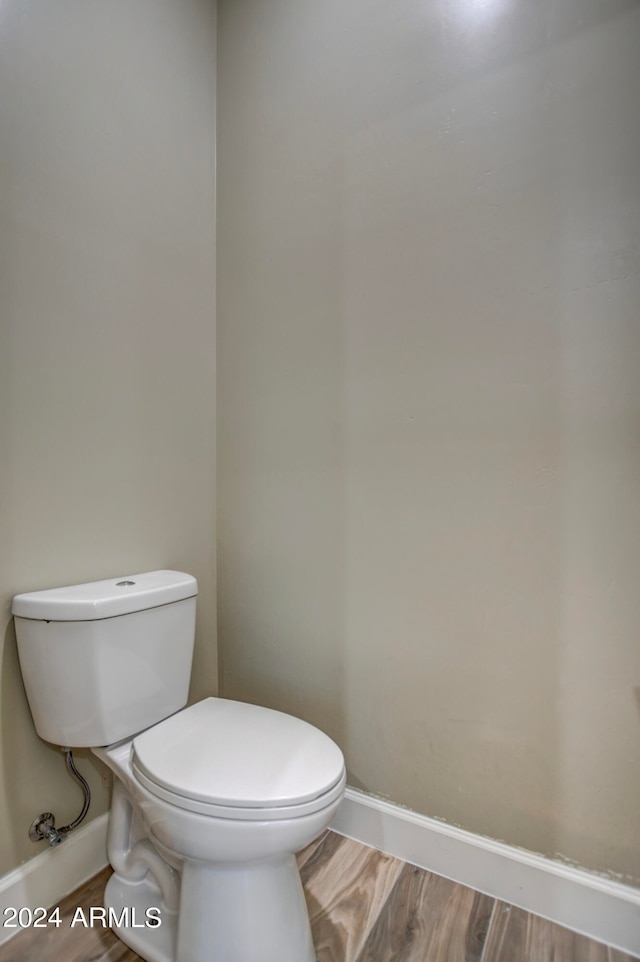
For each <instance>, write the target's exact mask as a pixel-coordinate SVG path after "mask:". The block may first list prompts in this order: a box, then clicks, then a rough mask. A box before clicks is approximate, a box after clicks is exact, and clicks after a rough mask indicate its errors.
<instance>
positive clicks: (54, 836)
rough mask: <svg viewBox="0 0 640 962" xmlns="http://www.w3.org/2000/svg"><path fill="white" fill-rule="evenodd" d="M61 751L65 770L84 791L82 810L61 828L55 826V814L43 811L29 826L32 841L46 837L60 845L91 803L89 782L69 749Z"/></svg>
mask: <svg viewBox="0 0 640 962" xmlns="http://www.w3.org/2000/svg"><path fill="white" fill-rule="evenodd" d="M62 751H63V752H64V753H65V761H66V763H67V771H68V772H69V774H70V775H71V777H72V778H75V780H76V781H77V782H78V784H79V785H80V787H81V788H82V791H83V792H84V804H83V806H82V811H81V812H80V814H79V815H78V816H77V817H76V818H74V820H73V821H72V822H69V824H68V825H63V826H62V827H61V828H56V819H55V815H52V814H51V812H43V813H42V814H41V815H38V817H37V818H36V819H34V820H33V822H32V823H31V827H30V828H29V838H30V839H31V841H32V842H40V841H42V839H43V838H46V839H47V840H48V842H49V845H60V843H61V842H64V840H65V838H66V837H67V835H68V834H69V833H70V832H72V831H73V830H74V828H77V827H78V825H79V824H80V822H81V821H82V820H83V818H84V817H85V815H86V814H87V812H88V811H89V805H90V804H91V789H90V788H89V783H88V782H87V780H86V778H83V776H82V775H81V774H80V772H79V771H78V769H77V768H76V765H75V762H74V760H73V752H72V751H71V749H70V748H63V749H62Z"/></svg>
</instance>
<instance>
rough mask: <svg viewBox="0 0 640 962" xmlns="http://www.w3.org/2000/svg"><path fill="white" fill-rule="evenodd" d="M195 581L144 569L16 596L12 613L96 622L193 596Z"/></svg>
mask: <svg viewBox="0 0 640 962" xmlns="http://www.w3.org/2000/svg"><path fill="white" fill-rule="evenodd" d="M197 593H198V583H197V581H196V579H195V578H194V577H193V576H192V575H188V574H184V572H182V571H147V572H145V573H143V574H138V575H123V576H122V577H120V578H108V579H107V580H106V581H93V582H90V583H89V584H83V585H70V586H69V587H67V588H50V589H48V590H46V591H30V592H27V593H26V594H21V595H16V596H15V597H14V599H13V604H12V606H11V612H12V614H14V615H17V616H18V617H19V618H32V619H36V620H38V621H98V620H99V619H101V618H114V617H116V616H117V615H128V614H130V613H131V612H133V611H143V610H144V609H146V608H158V607H159V606H160V605H168V604H171V603H172V602H174V601H182V600H184V599H185V598H193V597H195V595H197Z"/></svg>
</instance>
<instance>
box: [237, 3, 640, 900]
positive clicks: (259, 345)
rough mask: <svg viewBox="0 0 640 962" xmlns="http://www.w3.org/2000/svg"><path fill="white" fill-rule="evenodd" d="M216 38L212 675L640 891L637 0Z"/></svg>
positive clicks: (434, 806)
mask: <svg viewBox="0 0 640 962" xmlns="http://www.w3.org/2000/svg"><path fill="white" fill-rule="evenodd" d="M218 29H219V74H218V82H219V128H218V143H219V167H218V176H219V195H218V200H219V207H218V212H219V219H218V231H219V233H218V237H219V252H220V253H219V262H218V277H219V287H218V293H219V300H218V324H219V328H218V363H219V405H220V418H219V447H218V458H219V464H220V474H219V514H220V526H219V543H220V553H219V557H220V566H221V571H220V579H219V592H220V615H219V627H220V644H221V655H222V658H221V667H222V678H223V690H224V694H226V695H228V696H235V697H240V698H244V699H248V700H255V701H258V702H263V703H265V704H268V705H271V706H274V707H277V708H281V709H284V710H288V711H292V712H296V713H299V714H300V715H302V716H303V717H305V718H307V719H309V720H310V721H312V722H314V723H316V724H318V725H320V726H323V727H324V728H325V729H326V730H327V731H328V732H330V733H331V735H333V736H335V738H336V739H337V740H338V741H339V742H340V743H341V745H342V746H343V747H344V749H345V752H346V756H347V759H348V764H349V769H350V780H351V784H352V785H355V786H359V787H361V788H363V789H365V790H367V791H369V792H373V793H376V794H381V795H383V796H388V797H390V798H391V799H392V800H394V801H395V802H398V803H401V804H403V805H406V806H409V807H410V808H412V809H415V810H417V811H419V812H423V813H426V814H429V815H432V816H437V817H440V818H444V819H446V820H447V821H448V822H451V823H455V824H459V825H462V826H464V827H465V828H468V829H471V830H473V831H475V832H480V833H485V834H487V835H489V836H494V837H498V838H502V839H505V840H506V841H507V842H510V843H514V844H516V845H521V846H524V847H526V848H529V849H533V850H537V851H540V852H543V853H547V854H550V855H553V854H555V853H559V854H560V855H562V856H565V857H567V858H569V859H575V860H576V861H577V862H578V863H580V864H582V865H584V866H587V867H589V868H592V869H599V870H603V871H608V872H612V873H620V874H621V875H622V876H623V877H624V878H626V879H628V880H630V881H632V882H635V883H640V837H639V820H638V798H639V797H640V714H639V709H640V697H639V692H640V645H639V644H638V630H639V628H640V608H639V606H638V597H639V591H638V576H639V570H640V565H639V562H640V557H639V555H640V515H639V513H638V490H639V471H640V451H639V449H638V443H637V439H638V434H637V431H638V414H639V413H640V376H639V375H638V369H639V368H638V361H639V350H640V321H639V312H638V303H639V299H640V298H639V293H640V292H639V271H640V257H639V252H638V225H639V224H640V210H639V206H640V160H639V153H638V148H639V147H640V134H639V129H638V124H639V114H638V109H637V99H638V90H640V57H638V38H639V36H640V7H639V6H638V4H637V2H632V0H610V2H601V0H597V2H596V0H562V2H561V3H558V0H543V2H540V3H529V2H526V0H483V2H480V0H479V2H475V0H399V2H394V3H390V2H388V0H350V2H349V3H344V2H341V0H326V2H322V3H318V2H317V0H272V2H269V3H263V2H260V0H221V2H220V9H219V23H218Z"/></svg>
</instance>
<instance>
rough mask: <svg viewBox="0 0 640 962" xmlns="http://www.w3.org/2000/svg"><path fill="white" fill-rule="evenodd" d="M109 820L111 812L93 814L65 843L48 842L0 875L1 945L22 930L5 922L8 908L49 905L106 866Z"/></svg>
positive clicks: (55, 902) (47, 906)
mask: <svg viewBox="0 0 640 962" xmlns="http://www.w3.org/2000/svg"><path fill="white" fill-rule="evenodd" d="M108 821H109V814H108V813H105V814H104V815H100V816H98V818H94V819H93V821H91V822H89V824H88V825H85V826H83V827H82V828H79V829H77V830H76V831H75V832H73V834H71V835H69V837H68V838H67V839H66V840H65V841H64V842H63V843H62V845H58V846H56V847H55V848H51V847H49V846H47V847H46V848H45V849H44V850H43V851H41V852H40V854H39V855H36V856H35V857H34V858H32V859H29V861H28V862H25V863H24V864H23V865H19V866H18V868H15V869H13V871H12V872H8V873H7V874H6V875H3V876H2V877H1V878H0V945H1V944H2V943H3V942H6V941H7V940H8V939H10V938H11V937H12V936H13V935H17V934H18V933H19V932H20V929H13V928H10V929H8V928H5V927H4V926H3V924H2V923H3V922H4V921H5V916H4V915H3V912H4V909H5V908H7V907H9V906H13V907H14V908H17V909H20V908H23V907H26V908H29V909H31V910H32V911H33V910H34V909H36V908H38V907H39V906H42V907H43V908H50V907H51V906H53V905H56V904H57V903H58V902H59V901H60V900H61V899H62V898H64V896H65V895H68V894H69V893H70V892H73V890H74V889H75V888H77V887H78V885H82V883H83V882H86V881H87V879H90V878H91V876H92V875H95V874H96V872H99V871H100V870H101V869H103V868H104V867H105V865H106V864H107V824H108ZM38 844H39V845H44V844H45V843H44V842H41V843H40V842H39V843H38Z"/></svg>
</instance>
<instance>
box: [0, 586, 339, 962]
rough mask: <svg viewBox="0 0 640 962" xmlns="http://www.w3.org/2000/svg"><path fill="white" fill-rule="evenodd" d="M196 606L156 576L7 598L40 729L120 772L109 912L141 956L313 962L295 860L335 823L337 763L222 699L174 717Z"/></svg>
mask: <svg viewBox="0 0 640 962" xmlns="http://www.w3.org/2000/svg"><path fill="white" fill-rule="evenodd" d="M196 594H197V584H196V581H195V578H192V577H191V576H190V575H187V574H182V573H181V572H177V571H153V572H150V573H147V574H140V575H133V576H131V577H127V578H119V579H113V580H109V581H98V582H94V583H93V584H86V585H75V586H73V587H69V588H57V589H53V590H50V591H37V592H32V593H29V594H22V595H17V596H16V597H15V598H14V600H13V608H12V611H13V614H14V616H15V623H16V636H17V640H18V652H19V656H20V665H21V668H22V674H23V677H24V682H25V687H26V690H27V697H28V699H29V705H30V707H31V713H32V715H33V720H34V723H35V727H36V730H37V731H38V734H39V735H40V736H41V737H42V738H44V739H45V740H46V741H49V742H53V743H55V744H57V745H62V746H65V747H68V748H75V747H82V746H90V747H91V748H92V749H93V751H94V753H95V754H96V755H97V756H98V757H99V758H100V759H102V761H104V762H105V763H106V764H107V765H108V766H109V767H110V768H111V769H112V771H113V773H114V775H115V783H114V791H113V801H112V807H111V815H110V822H109V839H108V854H109V860H110V862H111V864H112V866H113V868H114V874H113V875H112V877H111V879H110V881H109V883H108V885H107V890H106V894H105V904H106V907H107V909H108V910H109V916H110V917H111V919H112V920H115V921H117V923H120V924H116V927H115V931H116V932H117V934H118V935H119V936H120V938H121V939H122V940H123V941H124V942H126V943H127V944H128V945H129V946H130V947H131V948H132V949H133V950H134V951H135V952H137V953H138V955H140V956H142V958H144V959H147V960H149V962H312V960H315V959H316V955H315V952H314V948H313V944H312V941H311V931H310V927H309V919H308V913H307V909H306V904H305V900H304V895H303V891H302V885H301V883H300V877H299V875H298V870H297V867H296V861H295V857H294V853H295V852H297V851H299V850H300V849H301V848H303V847H304V846H305V845H307V844H308V843H309V842H311V841H312V840H313V839H314V838H315V837H316V836H317V835H319V834H320V832H322V831H323V829H325V828H326V827H327V826H328V825H329V823H330V822H331V820H332V818H333V816H334V814H335V812H336V810H337V808H338V806H339V804H340V801H341V799H342V796H343V793H344V786H345V768H344V759H343V756H342V753H341V751H340V749H339V748H338V747H337V745H336V744H335V743H334V742H333V741H331V739H330V738H328V737H327V736H326V735H324V734H323V733H322V732H320V731H318V729H316V728H314V727H313V726H311V725H308V724H307V723H306V722H303V721H301V720H300V719H297V718H292V717H291V716H290V715H285V714H282V713H281V712H276V711H271V710H270V709H267V708H259V707H257V706H255V705H248V704H244V703H241V702H234V701H228V700H225V699H220V698H205V699H204V700H203V701H201V702H198V703H197V704H195V705H192V706H191V707H189V708H184V707H183V706H184V705H185V703H186V701H187V692H188V687H189V677H190V673H191V658H192V653H193V641H194V627H195V610H196ZM104 746H106V747H104ZM158 922H159V924H158ZM122 923H124V924H122Z"/></svg>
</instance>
